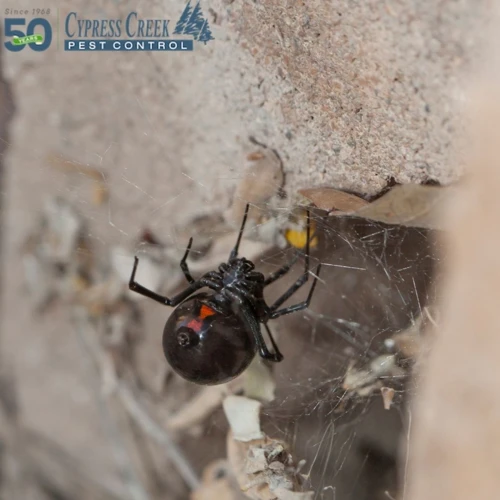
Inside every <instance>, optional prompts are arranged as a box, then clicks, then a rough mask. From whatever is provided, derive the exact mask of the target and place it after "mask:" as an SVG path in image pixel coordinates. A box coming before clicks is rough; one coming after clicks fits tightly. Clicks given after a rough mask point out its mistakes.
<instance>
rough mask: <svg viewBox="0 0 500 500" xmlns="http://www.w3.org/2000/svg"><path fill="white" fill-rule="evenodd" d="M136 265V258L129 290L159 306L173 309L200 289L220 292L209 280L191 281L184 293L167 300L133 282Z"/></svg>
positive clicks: (135, 258) (215, 284)
mask: <svg viewBox="0 0 500 500" xmlns="http://www.w3.org/2000/svg"><path fill="white" fill-rule="evenodd" d="M138 264H139V259H138V258H137V257H134V268H133V269H132V274H131V276H130V281H129V284H128V287H129V289H130V290H132V291H133V292H136V293H138V294H140V295H144V296H145V297H149V298H150V299H153V300H156V302H159V303H160V304H163V305H166V306H171V307H175V306H176V305H178V304H180V303H181V302H182V301H183V300H184V299H187V298H188V297H189V296H190V295H191V294H192V293H194V292H196V290H199V289H200V288H203V287H208V288H211V289H212V290H216V291H219V290H220V286H219V285H218V284H217V283H215V282H213V281H211V280H210V279H205V278H201V279H200V280H198V281H193V283H191V284H190V285H189V286H188V287H187V288H186V289H185V290H184V291H182V292H180V293H179V294H177V295H175V296H174V297H172V298H171V299H169V298H168V297H165V296H163V295H160V294H158V293H156V292H153V291H152V290H149V289H148V288H146V287H144V286H142V285H140V284H139V283H137V282H136V281H135V273H136V271H137V265H138Z"/></svg>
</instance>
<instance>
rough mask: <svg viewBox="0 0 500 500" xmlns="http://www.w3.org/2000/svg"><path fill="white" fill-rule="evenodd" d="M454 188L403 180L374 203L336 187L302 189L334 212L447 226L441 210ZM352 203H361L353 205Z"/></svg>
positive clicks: (408, 223)
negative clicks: (403, 181) (407, 182)
mask: <svg viewBox="0 0 500 500" xmlns="http://www.w3.org/2000/svg"><path fill="white" fill-rule="evenodd" d="M453 191H454V188H452V187H446V188H444V187H438V186H424V185H421V184H403V185H400V186H395V187H393V188H392V189H391V190H390V191H389V192H387V193H386V194H384V195H383V196H381V197H380V198H378V199H377V200H375V201H373V202H371V203H367V202H366V201H364V200H362V199H361V198H358V197H357V196H353V195H350V194H348V193H343V192H342V191H337V190H335V189H327V188H320V189H303V190H301V191H299V192H300V193H301V194H303V195H304V196H306V197H307V198H308V199H310V200H311V201H312V202H313V203H314V204H315V205H316V206H317V207H318V208H322V209H324V210H329V211H331V210H333V209H335V210H336V211H334V212H332V213H331V215H334V216H345V215H352V216H356V217H363V218H365V219H370V220H374V221H378V222H383V223H385V224H399V225H403V226H410V227H424V228H428V229H443V228H444V226H443V223H442V221H441V214H442V213H443V210H444V206H445V204H446V202H447V200H448V199H449V196H450V195H451V194H452V193H453ZM311 193H312V194H311ZM349 203H352V204H358V206H357V207H349V206H348V205H349Z"/></svg>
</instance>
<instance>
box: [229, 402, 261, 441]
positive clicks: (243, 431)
mask: <svg viewBox="0 0 500 500" xmlns="http://www.w3.org/2000/svg"><path fill="white" fill-rule="evenodd" d="M222 406H223V407H224V413H225V414H226V418H227V420H228V422H229V426H230V427H231V430H232V431H233V435H234V439H236V440H238V441H245V442H246V441H252V440H254V439H260V438H262V436H263V434H262V431H261V430H260V415H259V413H260V407H261V406H262V405H261V404H260V403H259V402H258V401H255V400H254V399H249V398H245V397H242V396H228V397H227V398H226V399H225V400H224V402H223V403H222Z"/></svg>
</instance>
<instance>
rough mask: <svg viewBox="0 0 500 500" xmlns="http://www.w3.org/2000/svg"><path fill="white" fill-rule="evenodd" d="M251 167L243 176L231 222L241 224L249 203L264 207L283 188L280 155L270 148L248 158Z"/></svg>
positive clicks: (235, 199) (232, 210)
mask: <svg viewBox="0 0 500 500" xmlns="http://www.w3.org/2000/svg"><path fill="white" fill-rule="evenodd" d="M247 160H248V161H250V165H248V166H247V168H246V169H245V172H244V174H243V178H242V179H241V181H240V183H239V184H238V187H237V188H236V193H235V195H234V201H233V206H232V208H231V217H230V218H231V220H232V221H234V222H235V224H239V223H240V221H241V219H242V217H243V213H244V211H245V206H246V204H247V203H251V204H252V205H262V204H265V203H267V201H268V200H269V199H270V198H271V197H272V196H274V195H275V194H276V193H277V192H278V191H279V190H280V189H281V187H282V186H283V181H284V176H283V166H282V163H281V160H280V158H279V157H278V155H277V154H276V153H275V152H274V151H273V150H272V149H268V148H260V149H259V150H258V151H255V152H254V153H251V154H249V155H248V156H247Z"/></svg>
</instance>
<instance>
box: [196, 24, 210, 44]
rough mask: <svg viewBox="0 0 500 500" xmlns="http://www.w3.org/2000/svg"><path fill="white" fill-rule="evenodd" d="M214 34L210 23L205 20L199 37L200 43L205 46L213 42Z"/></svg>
mask: <svg viewBox="0 0 500 500" xmlns="http://www.w3.org/2000/svg"><path fill="white" fill-rule="evenodd" d="M213 39H214V37H213V36H212V32H211V31H210V26H209V25H208V21H207V20H206V19H205V22H204V23H203V26H202V27H201V31H200V36H199V37H198V41H199V42H203V43H204V44H205V45H206V44H207V42H209V41H210V40H213Z"/></svg>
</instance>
